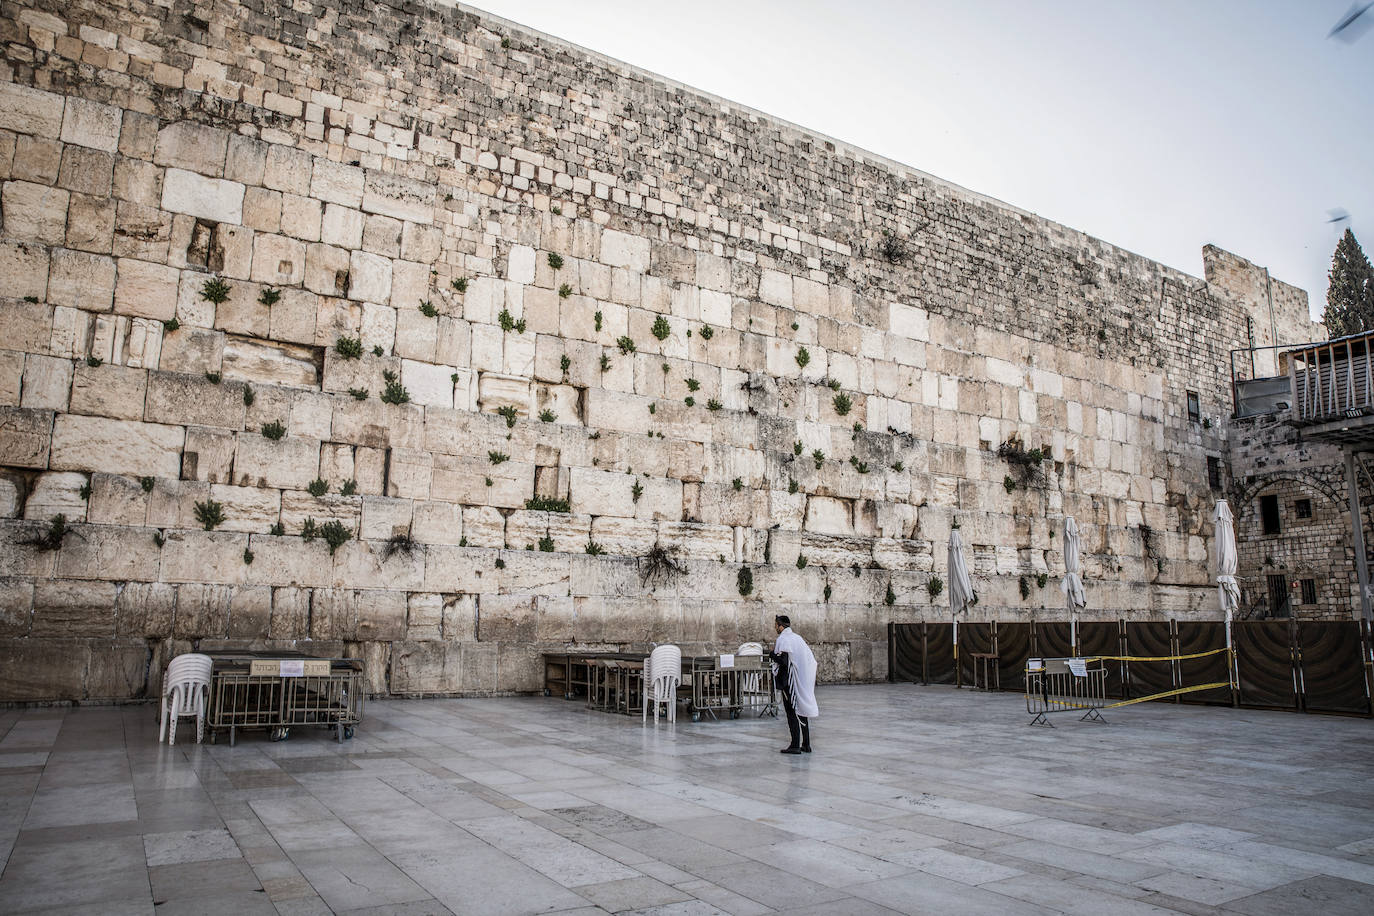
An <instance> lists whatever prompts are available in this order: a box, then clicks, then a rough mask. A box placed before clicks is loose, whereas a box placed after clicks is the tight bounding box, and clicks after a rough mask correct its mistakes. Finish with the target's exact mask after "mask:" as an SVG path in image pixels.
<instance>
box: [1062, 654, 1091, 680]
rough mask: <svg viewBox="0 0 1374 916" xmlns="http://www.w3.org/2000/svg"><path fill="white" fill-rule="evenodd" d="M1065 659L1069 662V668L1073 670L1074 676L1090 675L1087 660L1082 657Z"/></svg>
mask: <svg viewBox="0 0 1374 916" xmlns="http://www.w3.org/2000/svg"><path fill="white" fill-rule="evenodd" d="M1065 661H1067V662H1068V663H1069V670H1070V671H1072V672H1073V676H1074V677H1087V676H1088V663H1087V661H1086V660H1084V659H1081V658H1068V659H1065Z"/></svg>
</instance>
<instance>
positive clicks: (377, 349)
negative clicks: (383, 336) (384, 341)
mask: <svg viewBox="0 0 1374 916" xmlns="http://www.w3.org/2000/svg"><path fill="white" fill-rule="evenodd" d="M372 355H373V356H385V355H386V351H385V350H383V349H382V345H381V344H373V346H372Z"/></svg>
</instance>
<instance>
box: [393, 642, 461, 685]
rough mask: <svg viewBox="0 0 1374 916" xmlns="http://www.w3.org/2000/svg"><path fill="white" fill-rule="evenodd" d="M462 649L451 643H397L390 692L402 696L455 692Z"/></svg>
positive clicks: (459, 677) (459, 680) (459, 678)
mask: <svg viewBox="0 0 1374 916" xmlns="http://www.w3.org/2000/svg"><path fill="white" fill-rule="evenodd" d="M461 654H462V648H461V646H460V645H458V644H456V643H450V642H428V641H426V642H419V641H412V640H406V641H404V642H397V643H395V644H394V645H393V647H392V651H391V691H392V693H394V694H398V695H401V696H419V695H423V694H445V693H456V692H458V691H459V690H461V689H463V681H462V678H461V676H460V674H461V671H462V666H461V664H460V658H461Z"/></svg>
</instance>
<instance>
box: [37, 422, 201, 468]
mask: <svg viewBox="0 0 1374 916" xmlns="http://www.w3.org/2000/svg"><path fill="white" fill-rule="evenodd" d="M184 441H185V431H184V430H183V429H181V428H180V427H176V426H161V425H158V424H154V423H136V422H132V421H128V420H111V419H108V418H105V417H83V416H75V415H71V414H64V415H61V416H59V417H58V418H57V420H56V423H55V425H54V428H53V438H52V459H51V466H52V467H53V469H54V470H85V471H89V470H101V471H106V472H109V473H115V474H128V475H130V476H133V477H141V476H145V475H151V476H154V477H176V476H177V474H178V472H179V470H180V467H181V447H182V445H183V443H184Z"/></svg>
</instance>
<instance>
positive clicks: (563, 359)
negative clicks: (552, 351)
mask: <svg viewBox="0 0 1374 916" xmlns="http://www.w3.org/2000/svg"><path fill="white" fill-rule="evenodd" d="M558 368H559V369H562V370H563V378H565V379H566V378H567V377H568V370H569V369H571V368H572V357H571V356H569V355H568V354H566V353H564V354H563V355H562V356H560V357H558Z"/></svg>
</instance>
